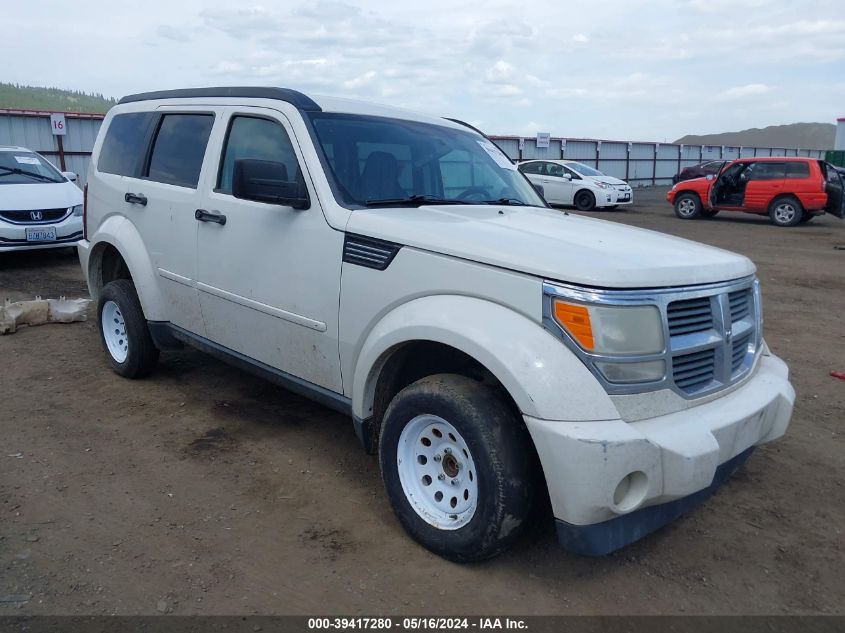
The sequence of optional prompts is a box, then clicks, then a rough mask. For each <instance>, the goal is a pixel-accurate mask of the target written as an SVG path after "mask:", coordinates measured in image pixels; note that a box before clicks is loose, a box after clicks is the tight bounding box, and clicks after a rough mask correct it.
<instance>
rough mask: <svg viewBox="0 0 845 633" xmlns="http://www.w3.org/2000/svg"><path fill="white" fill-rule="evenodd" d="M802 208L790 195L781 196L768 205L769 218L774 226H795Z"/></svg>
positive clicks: (801, 215)
mask: <svg viewBox="0 0 845 633" xmlns="http://www.w3.org/2000/svg"><path fill="white" fill-rule="evenodd" d="M803 215H804V208H803V207H802V206H801V203H800V202H798V200H797V199H795V198H793V197H792V196H781V197H779V198H775V199H774V200H772V204H770V205H769V218H770V219H771V220H772V224H774V225H775V226H783V227H789V226H795V225H796V224H798V223H799V222H801V218H802V217H803Z"/></svg>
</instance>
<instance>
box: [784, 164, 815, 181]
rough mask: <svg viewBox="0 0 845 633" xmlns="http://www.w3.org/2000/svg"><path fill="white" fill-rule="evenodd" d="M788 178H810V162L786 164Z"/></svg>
mask: <svg viewBox="0 0 845 633" xmlns="http://www.w3.org/2000/svg"><path fill="white" fill-rule="evenodd" d="M786 177H787V178H809V177H810V163H805V162H800V163H799V162H794V163H787V164H786Z"/></svg>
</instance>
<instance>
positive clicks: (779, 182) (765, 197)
mask: <svg viewBox="0 0 845 633" xmlns="http://www.w3.org/2000/svg"><path fill="white" fill-rule="evenodd" d="M743 176H744V178H745V195H744V197H743V201H742V206H743V208H744V209H745V210H746V211H756V212H767V211H768V209H769V204H770V203H771V201H772V200H774V199H775V198H776V197H777V196H779V195H780V194H782V193H783V192H784V180H785V178H786V163H785V162H783V163H782V162H771V161H759V162H754V163H751V164H750V165H749V166H748V169H746V170H745V172H744V174H743ZM741 177H742V176H741Z"/></svg>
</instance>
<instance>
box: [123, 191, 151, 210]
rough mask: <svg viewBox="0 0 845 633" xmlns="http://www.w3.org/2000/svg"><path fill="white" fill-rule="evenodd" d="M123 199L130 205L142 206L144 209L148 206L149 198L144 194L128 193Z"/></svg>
mask: <svg viewBox="0 0 845 633" xmlns="http://www.w3.org/2000/svg"><path fill="white" fill-rule="evenodd" d="M123 199H124V200H126V202H128V203H129V204H140V205H141V206H142V207H145V206H147V196H145V195H144V194H143V193H127V194H126V195H125V196H123Z"/></svg>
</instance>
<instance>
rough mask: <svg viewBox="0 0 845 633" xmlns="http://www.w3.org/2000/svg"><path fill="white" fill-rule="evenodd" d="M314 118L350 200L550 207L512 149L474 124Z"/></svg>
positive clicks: (339, 188) (352, 203)
mask: <svg viewBox="0 0 845 633" xmlns="http://www.w3.org/2000/svg"><path fill="white" fill-rule="evenodd" d="M311 121H312V123H313V124H314V130H315V132H316V135H317V139H318V141H319V143H320V146H321V147H322V149H323V152H324V153H325V156H326V159H327V160H328V163H329V167H330V169H331V177H332V178H333V179H334V183H335V185H336V187H335V189H336V192H337V193H338V195H339V196H340V197H341V198H342V199H341V200H339V202H341V204H345V205H346V206H349V207H352V208H360V207H365V206H388V205H389V204H391V203H395V204H397V205H398V206H401V205H402V204H403V203H405V204H409V205H414V206H421V205H424V204H479V203H489V204H493V203H498V204H526V205H531V206H541V207H545V206H546V205H545V204H544V202H543V199H542V198H541V197H540V196H539V195H538V194H537V192H536V191H535V190H534V187H533V186H532V185H531V184H530V183H529V182H528V181H527V180H526V179H525V177H524V176H523V175H522V174H521V173H519V172H518V171H517V170H516V166H515V165H514V164H513V163H511V161H510V160H509V159H508V158H507V156H505V155H504V154H503V153H502V152H501V151H500V150H499V149H498V148H497V147H496V146H495V145H493V143H492V142H490V141H488V140H487V139H485V138H484V137H482V136H479V135H478V134H475V133H473V132H471V131H469V130H467V131H463V130H456V129H454V128H450V127H446V126H445V125H443V126H440V125H432V124H428V123H418V122H415V121H406V120H401V119H388V118H383V117H370V116H361V115H351V114H327V113H313V114H312V115H311ZM379 203H381V205H380V204H379Z"/></svg>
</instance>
